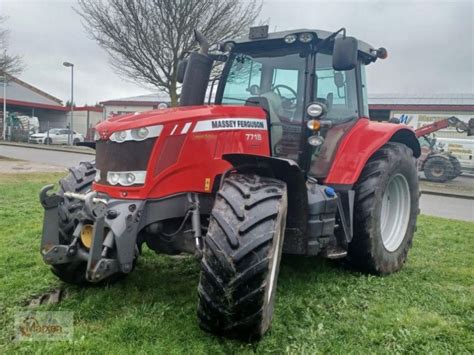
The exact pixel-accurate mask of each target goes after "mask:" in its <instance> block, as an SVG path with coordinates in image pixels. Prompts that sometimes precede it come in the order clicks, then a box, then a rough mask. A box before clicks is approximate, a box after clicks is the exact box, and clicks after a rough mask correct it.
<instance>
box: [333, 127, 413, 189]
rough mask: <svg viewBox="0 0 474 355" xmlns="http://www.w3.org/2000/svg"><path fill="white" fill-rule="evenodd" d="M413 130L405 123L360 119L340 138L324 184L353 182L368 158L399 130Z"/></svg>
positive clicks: (347, 183) (349, 183)
mask: <svg viewBox="0 0 474 355" xmlns="http://www.w3.org/2000/svg"><path fill="white" fill-rule="evenodd" d="M401 130H408V131H410V132H412V133H413V134H415V133H414V131H413V130H412V129H411V128H409V127H407V126H405V125H397V124H392V123H380V122H373V121H369V119H367V118H361V119H359V120H358V121H357V123H356V124H355V125H354V127H352V129H351V130H350V131H349V133H347V135H346V136H345V137H344V138H343V140H342V142H341V144H340V145H339V149H338V150H337V153H336V156H335V158H334V162H333V163H332V166H331V169H330V170H329V174H328V176H327V177H326V179H325V180H324V183H325V184H329V185H330V184H342V185H352V184H354V183H355V182H356V181H357V179H358V178H359V175H360V173H361V172H362V169H363V168H364V166H365V164H366V163H367V160H369V158H370V157H371V156H372V155H373V154H374V153H375V151H377V150H378V149H379V148H380V147H382V146H383V145H384V144H385V143H387V142H388V141H389V140H390V138H391V137H392V136H393V135H394V134H395V133H396V132H398V131H401Z"/></svg>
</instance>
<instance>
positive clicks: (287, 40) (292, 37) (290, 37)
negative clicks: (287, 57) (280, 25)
mask: <svg viewBox="0 0 474 355" xmlns="http://www.w3.org/2000/svg"><path fill="white" fill-rule="evenodd" d="M284 41H285V43H288V44H291V43H295V42H296V35H288V36H285V39H284Z"/></svg>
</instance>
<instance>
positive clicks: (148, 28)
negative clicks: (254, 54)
mask: <svg viewBox="0 0 474 355" xmlns="http://www.w3.org/2000/svg"><path fill="white" fill-rule="evenodd" d="M261 6H262V3H261V0H221V1H219V0H134V1H129V0H109V1H106V0H105V1H104V0H79V7H80V9H78V10H77V11H78V13H79V14H80V15H81V17H82V19H83V24H84V26H85V28H86V30H87V31H88V32H89V34H90V35H91V36H92V38H93V39H95V40H96V41H97V43H98V44H99V45H100V46H101V47H102V48H104V49H105V50H106V51H107V52H108V53H109V55H110V61H111V64H112V66H113V68H114V69H115V70H116V72H117V73H118V74H120V75H124V76H126V77H128V78H130V79H131V80H132V81H134V82H137V83H139V84H142V85H143V84H144V85H151V86H154V87H156V88H158V89H161V90H163V91H164V92H166V93H167V94H169V96H170V99H171V103H172V105H173V106H174V105H176V104H177V102H178V97H179V94H178V85H177V81H176V73H177V65H178V61H179V59H180V58H181V57H182V55H183V54H184V53H186V52H190V51H192V50H193V49H194V48H195V47H196V43H195V40H194V34H193V30H194V29H198V30H199V31H201V33H202V34H203V35H204V36H205V37H207V38H208V39H209V41H210V43H212V44H217V43H218V42H219V41H221V40H223V39H226V38H235V37H238V36H241V35H244V34H246V33H247V32H248V29H249V27H250V25H251V24H252V23H254V22H255V20H256V18H257V16H258V14H259V13H260V10H261Z"/></svg>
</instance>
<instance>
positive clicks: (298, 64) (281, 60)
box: [222, 52, 359, 122]
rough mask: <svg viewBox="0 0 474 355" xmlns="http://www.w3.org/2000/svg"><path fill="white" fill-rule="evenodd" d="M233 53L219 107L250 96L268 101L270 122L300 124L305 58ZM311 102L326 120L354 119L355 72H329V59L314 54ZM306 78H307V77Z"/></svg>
mask: <svg viewBox="0 0 474 355" xmlns="http://www.w3.org/2000/svg"><path fill="white" fill-rule="evenodd" d="M264 55H265V56H259V55H258V54H255V55H252V54H236V55H235V56H234V58H233V62H232V65H231V67H230V70H229V73H228V76H227V81H226V83H225V87H224V91H223V95H222V104H231V105H239V104H241V105H243V104H245V102H246V101H247V100H248V99H249V98H251V97H264V98H266V99H267V101H268V105H269V111H270V116H271V120H272V121H276V120H279V121H281V120H289V121H291V122H297V121H299V122H301V120H302V119H303V116H304V115H303V112H304V107H303V105H304V99H305V97H304V96H305V84H306V76H305V68H306V56H305V55H301V54H300V53H290V54H282V55H280V56H272V57H268V52H266V53H264ZM314 74H315V82H314V85H315V88H314V89H315V91H314V97H313V98H310V100H312V101H319V102H323V103H324V104H326V106H327V107H328V113H327V116H326V119H330V120H332V121H335V122H344V121H347V120H349V119H352V118H356V117H358V116H359V115H358V109H357V90H356V80H355V70H350V71H346V72H339V71H335V70H334V69H332V56H331V55H330V54H324V53H318V54H317V55H316V72H315V73H314ZM308 78H309V76H308Z"/></svg>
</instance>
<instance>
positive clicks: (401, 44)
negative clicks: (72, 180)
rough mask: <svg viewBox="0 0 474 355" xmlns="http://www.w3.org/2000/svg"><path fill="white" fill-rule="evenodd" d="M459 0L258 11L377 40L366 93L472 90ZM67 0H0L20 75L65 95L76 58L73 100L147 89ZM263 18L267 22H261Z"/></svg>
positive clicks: (271, 0) (289, 4)
mask: <svg viewBox="0 0 474 355" xmlns="http://www.w3.org/2000/svg"><path fill="white" fill-rule="evenodd" d="M473 3H474V2H473V1H471V0H464V1H421V0H419V1H396V0H385V1H376V0H367V1H356V0H353V1H335V0H333V1H317V0H313V1H311V0H306V1H291V0H286V1H282V0H279V1H276V0H266V1H265V3H264V7H263V10H262V13H261V18H262V19H264V20H267V19H268V20H269V21H268V23H269V24H270V29H271V30H287V29H292V28H294V29H296V28H302V27H307V28H317V29H323V30H329V31H335V30H337V29H339V28H340V27H346V28H347V30H348V35H350V36H355V37H358V38H360V39H362V40H364V41H366V42H368V43H370V44H373V45H374V46H376V47H378V46H384V47H386V48H387V49H388V53H389V57H388V59H386V60H385V61H378V62H377V63H375V64H372V65H370V66H369V67H368V80H369V94H370V93H407V94H420V93H474V69H473V65H474V27H473V19H474V5H473ZM75 4H76V2H75V1H74V0H0V13H1V14H2V15H7V16H9V19H8V21H7V23H6V26H7V27H8V28H9V29H10V31H11V33H10V52H12V53H14V54H20V55H22V56H23V58H24V61H25V63H26V65H27V69H26V70H25V71H24V73H23V74H22V75H21V77H20V78H21V79H22V80H24V81H26V82H28V83H29V84H31V85H33V86H36V87H38V88H40V89H42V90H44V91H46V92H48V93H50V94H51V95H54V96H56V97H58V98H60V99H62V100H63V101H64V102H65V101H66V100H68V98H69V95H70V71H69V68H65V67H63V66H62V63H63V62H64V61H70V62H72V63H74V64H75V72H74V74H75V88H74V90H75V102H76V104H78V105H82V104H85V103H87V104H94V103H96V102H99V101H103V100H107V99H113V98H120V97H127V96H134V95H140V94H145V93H147V90H146V89H143V88H142V87H139V86H137V85H135V84H132V83H130V82H128V81H126V80H123V79H121V78H120V77H119V76H117V75H116V74H115V73H114V72H113V71H112V69H111V67H110V66H109V63H108V55H107V54H106V53H105V52H104V51H103V50H102V49H101V48H100V47H99V46H98V45H97V44H96V43H95V42H94V41H93V40H91V39H90V38H89V37H88V35H87V34H86V32H85V30H84V29H83V27H82V24H81V21H80V17H79V15H77V14H76V13H75V12H74V11H73V9H72V7H73V6H76V5H75ZM265 22H267V21H265Z"/></svg>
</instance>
